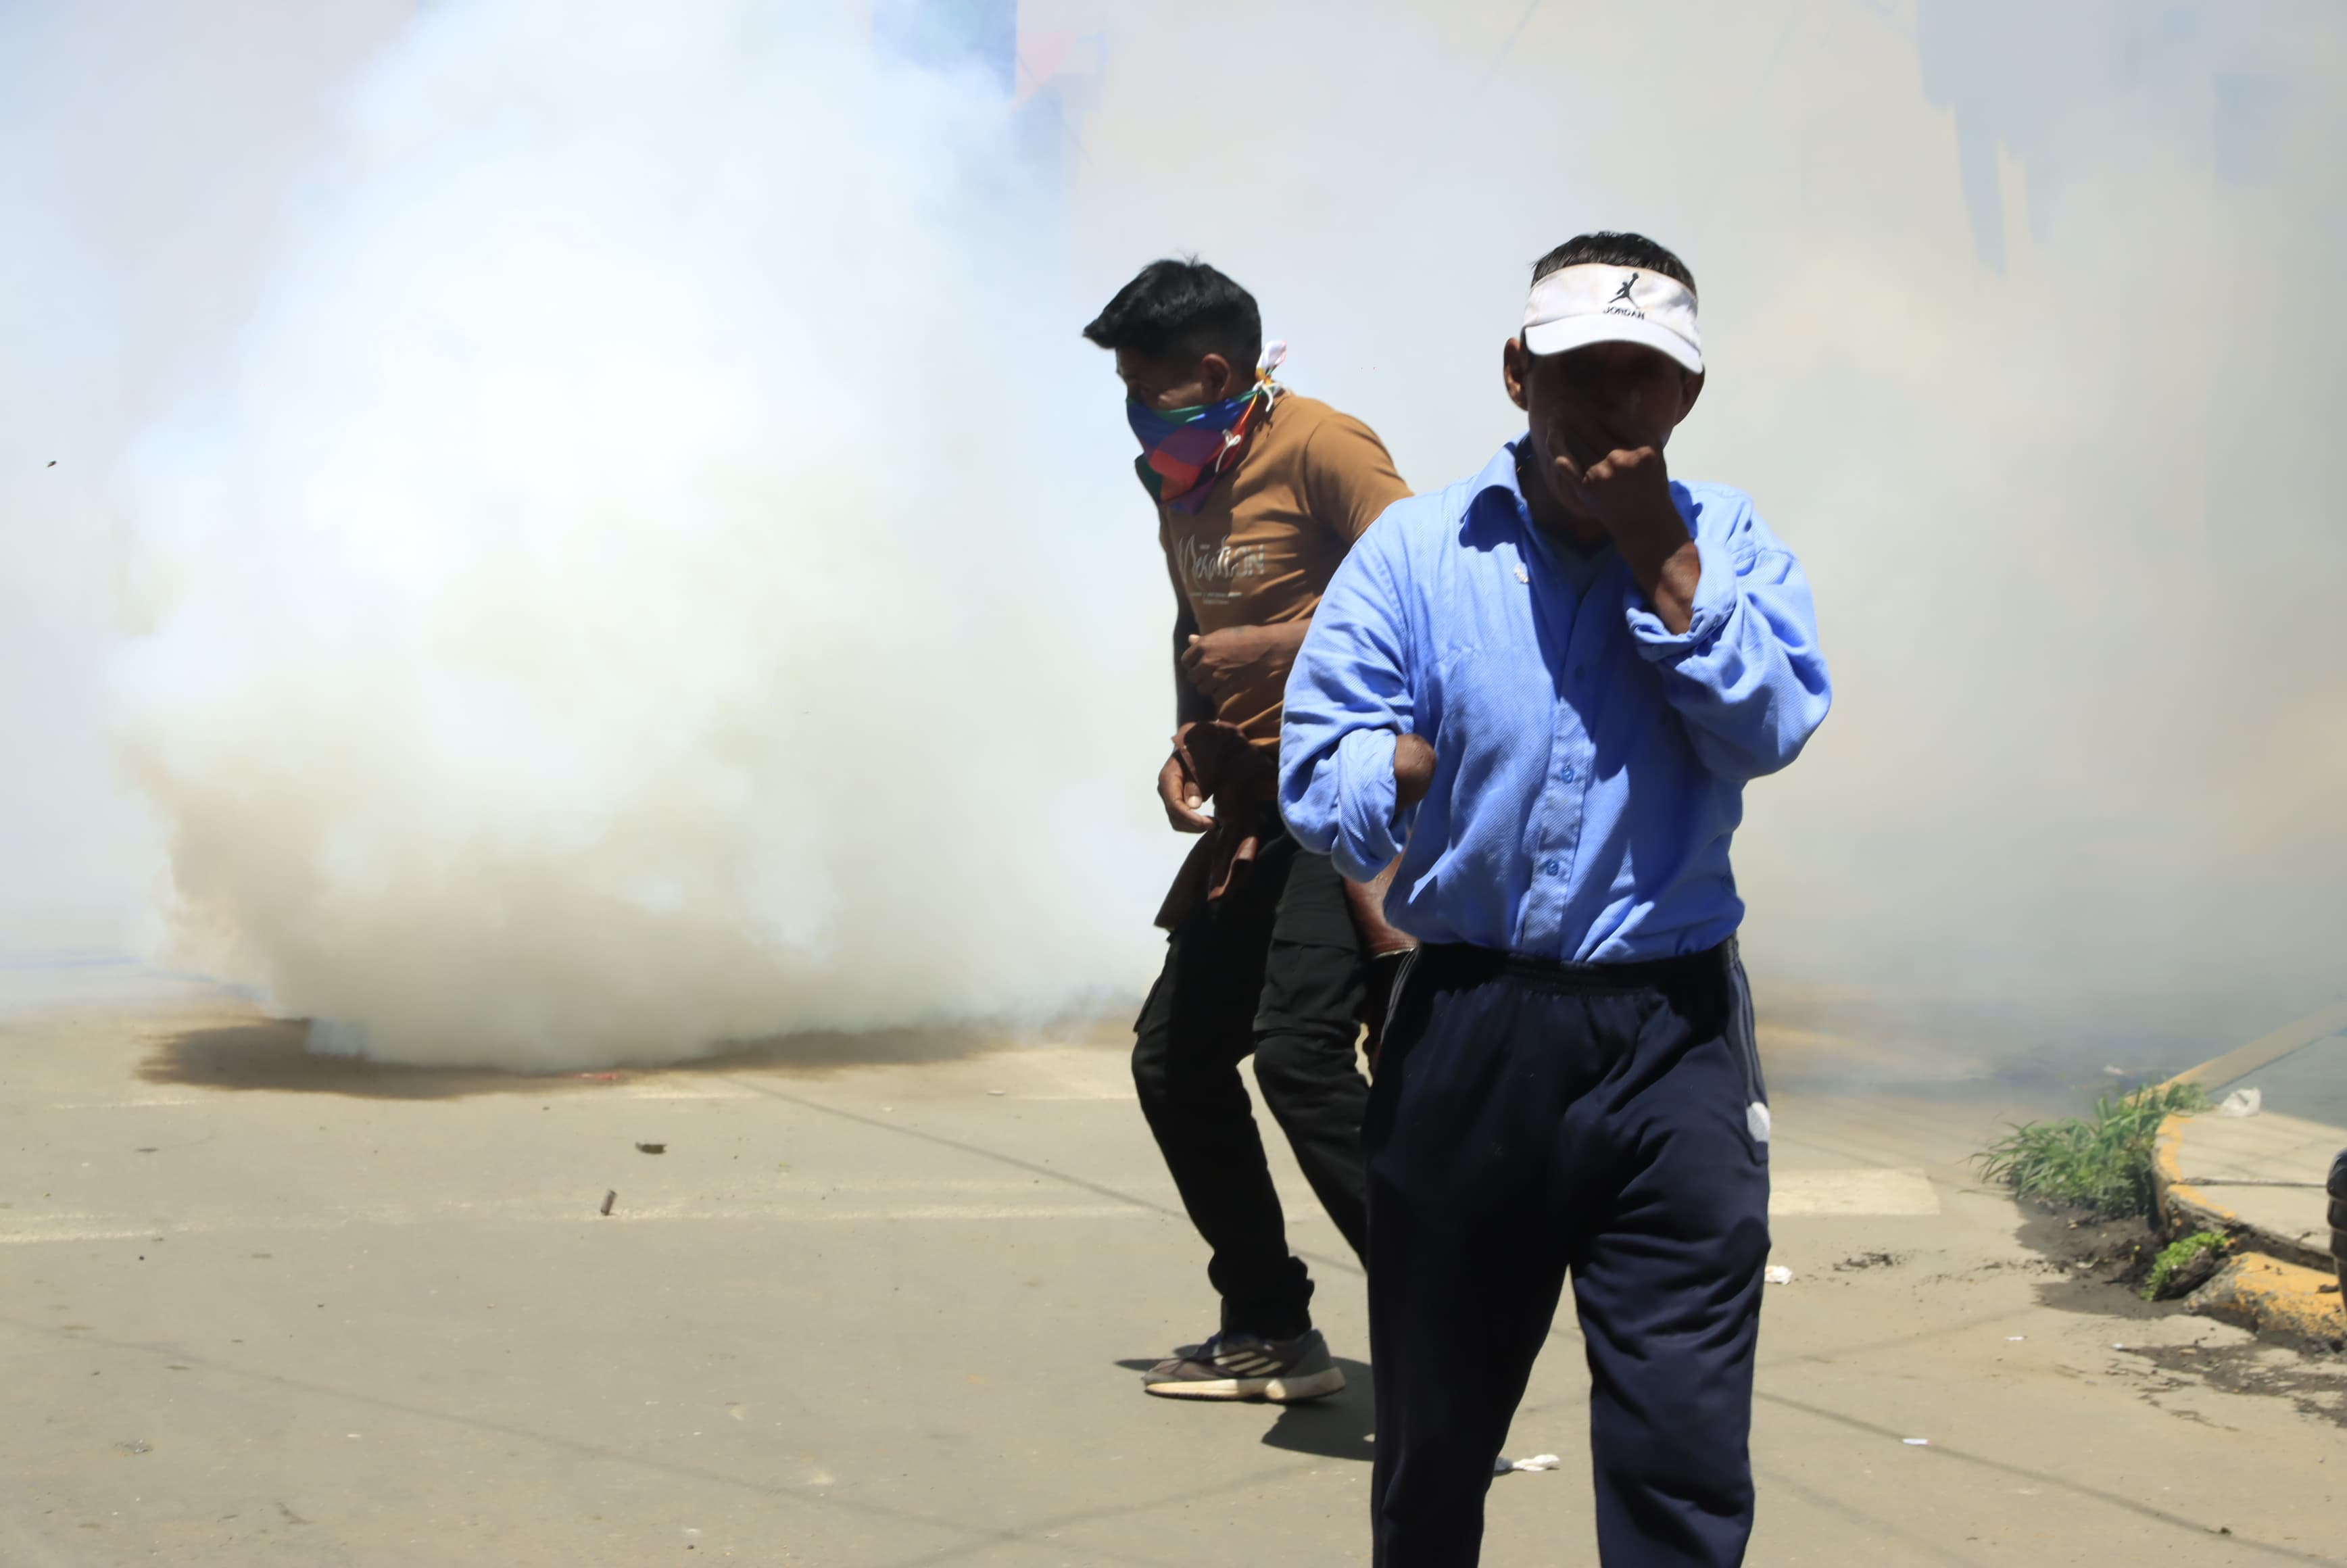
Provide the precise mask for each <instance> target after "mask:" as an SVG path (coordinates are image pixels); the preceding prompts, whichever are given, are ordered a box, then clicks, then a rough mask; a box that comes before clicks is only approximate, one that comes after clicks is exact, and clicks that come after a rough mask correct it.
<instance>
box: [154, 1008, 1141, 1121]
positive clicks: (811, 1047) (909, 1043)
mask: <svg viewBox="0 0 2347 1568" xmlns="http://www.w3.org/2000/svg"><path fill="white" fill-rule="evenodd" d="M1130 1029H1131V1025H1130V1022H1129V1015H1128V1014H1126V1013H1124V1012H1123V1011H1122V1010H1110V1011H1103V1012H1102V1013H1101V1014H1100V1015H1099V1016H1098V1017H1096V1018H1095V1017H1092V1016H1090V1015H1086V1016H1084V1017H1081V1018H1077V1019H1060V1020H1052V1021H1051V1023H1049V1024H1047V1025H1040V1026H1039V1025H1033V1024H1030V1025H1027V1026H1024V1027H1020V1028H1013V1027H1012V1026H1009V1025H1000V1024H997V1025H972V1026H968V1027H958V1028H932V1029H884V1030H855V1031H849V1030H809V1031H806V1032H803V1033H797V1034H781V1035H774V1036H770V1037H768V1038H765V1039H761V1040H742V1041H737V1042H733V1043H730V1044H728V1045H726V1046H724V1047H723V1048H722V1049H721V1050H717V1051H714V1052H712V1054H710V1055H708V1056H702V1057H695V1058H693V1059H692V1060H691V1061H676V1062H663V1063H661V1064H660V1065H658V1066H651V1067H630V1066H627V1065H625V1064H621V1065H619V1066H615V1067H612V1068H610V1069H606V1070H603V1071H591V1072H580V1071H566V1070H556V1071H548V1072H544V1073H528V1072H510V1071H500V1070H493V1069H486V1068H469V1067H412V1066H406V1065H403V1064H401V1063H397V1062H384V1061H368V1060H366V1059H365V1058H363V1057H354V1056H337V1055H322V1054H319V1053H317V1052H314V1051H313V1050H310V1023H309V1020H306V1019H264V1018H255V1019H248V1020H236V1021H233V1022H228V1023H215V1024H208V1025H204V1026H201V1027H198V1028H193V1029H185V1030H178V1031H176V1032H174V1033H171V1034H168V1035H165V1036H164V1037H162V1038H161V1040H159V1041H158V1043H157V1045H156V1047H155V1050H153V1051H152V1052H151V1053H150V1054H149V1056H148V1058H147V1060H146V1061H143V1062H141V1063H140V1064H139V1067H138V1076H139V1078H140V1079H142V1080H143V1081H146V1082H149V1083H177V1084H189V1085H192V1086H196V1087H200V1088H207V1089H248V1090H273V1091H279V1092H283V1093H295V1094H345V1095H351V1096H354V1097H357V1098H360V1099H369V1100H454V1099H460V1098H463V1097H465V1096H466V1095H474V1094H538V1095H543V1094H546V1093H548V1092H549V1091H567V1090H591V1089H595V1088H599V1087H600V1088H608V1087H609V1086H610V1085H611V1084H613V1083H618V1082H624V1081H634V1080H638V1079H643V1078H650V1077H653V1076H656V1075H664V1074H693V1073H744V1072H759V1073H779V1074H785V1075H791V1076H799V1077H808V1076H822V1075H827V1074H830V1073H834V1072H837V1071H843V1070H845V1069H846V1068H850V1067H870V1066H904V1065H918V1064H922V1063H928V1062H939V1061H955V1060H958V1059H960V1058H963V1057H970V1056H979V1055H983V1054H985V1053H986V1052H988V1051H993V1050H1003V1049H1005V1048H1006V1047H1010V1046H1014V1045H1031V1044H1034V1043H1035V1042H1036V1041H1037V1040H1038V1038H1039V1036H1040V1037H1041V1038H1046V1039H1050V1040H1054V1041H1059V1042H1066V1043H1081V1044H1092V1043H1097V1042H1098V1041H1100V1040H1107V1039H1109V1038H1111V1036H1112V1035H1120V1036H1121V1035H1123V1034H1128V1033H1129V1032H1130Z"/></svg>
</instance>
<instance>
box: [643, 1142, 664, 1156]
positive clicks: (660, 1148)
mask: <svg viewBox="0 0 2347 1568" xmlns="http://www.w3.org/2000/svg"><path fill="white" fill-rule="evenodd" d="M636 1153H639V1154H665V1153H668V1145H667V1144H665V1143H639V1144H637V1145H636Z"/></svg>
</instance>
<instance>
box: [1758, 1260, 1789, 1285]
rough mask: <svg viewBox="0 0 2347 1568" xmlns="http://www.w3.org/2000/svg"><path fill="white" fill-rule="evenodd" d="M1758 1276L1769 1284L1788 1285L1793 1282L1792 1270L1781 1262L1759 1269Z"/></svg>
mask: <svg viewBox="0 0 2347 1568" xmlns="http://www.w3.org/2000/svg"><path fill="white" fill-rule="evenodd" d="M1760 1277H1761V1278H1762V1279H1765V1280H1767V1281H1768V1283H1769V1284H1770V1285H1790V1284H1792V1283H1793V1271H1792V1270H1791V1269H1789V1268H1787V1267H1786V1266H1784V1265H1783V1264H1781V1263H1772V1264H1770V1265H1769V1266H1768V1267H1767V1268H1765V1269H1763V1270H1761V1272H1760Z"/></svg>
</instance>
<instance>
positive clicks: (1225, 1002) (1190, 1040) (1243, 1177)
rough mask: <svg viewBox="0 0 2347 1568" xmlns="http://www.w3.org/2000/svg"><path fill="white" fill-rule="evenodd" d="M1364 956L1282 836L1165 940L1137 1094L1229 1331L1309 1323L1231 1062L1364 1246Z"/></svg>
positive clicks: (1308, 859)
mask: <svg viewBox="0 0 2347 1568" xmlns="http://www.w3.org/2000/svg"><path fill="white" fill-rule="evenodd" d="M1362 979H1363V976H1362V957H1361V948H1360V938H1358V936H1357V935H1356V934H1355V932H1354V928H1353V920H1352V915H1351V912H1350V911H1349V910H1348V908H1347V907H1346V903H1345V891H1344V885H1343V883H1342V882H1341V881H1340V880H1339V878H1338V876H1337V869H1336V867H1335V866H1332V865H1330V864H1329V862H1328V857H1327V856H1323V855H1312V854H1308V853H1307V852H1306V851H1305V850H1303V849H1302V848H1300V847H1299V846H1298V845H1296V841H1295V840H1294V839H1292V838H1288V837H1286V835H1281V836H1280V837H1279V838H1277V839H1276V840H1274V841H1273V842H1272V843H1270V844H1269V845H1266V846H1265V849H1264V852H1263V855H1262V856H1261V858H1260V859H1258V860H1257V861H1256V863H1255V867H1254V869H1253V870H1252V871H1251V872H1250V873H1249V874H1248V875H1247V876H1246V877H1245V880H1243V881H1242V882H1241V883H1240V884H1239V885H1238V886H1235V887H1234V888H1233V889H1232V890H1231V891H1230V892H1229V893H1227V894H1225V896H1224V897H1222V898H1220V899H1218V900H1216V901H1215V902H1214V903H1212V904H1210V905H1208V906H1207V907H1205V908H1204V909H1203V910H1202V911H1200V912H1199V913H1198V914H1197V915H1196V916H1194V917H1192V918H1190V919H1189V920H1187V921H1185V922H1184V924H1183V925H1182V927H1181V928H1180V929H1178V930H1176V931H1175V932H1173V936H1172V938H1170V939H1169V940H1168V942H1167V944H1166V949H1165V969H1164V972H1163V974H1161V975H1159V976H1158V978H1157V984H1156V985H1155V986H1153V988H1151V989H1150V992H1149V999H1148V1001H1147V1002H1146V1003H1144V1004H1143V1007H1142V1009H1141V1018H1140V1020H1139V1021H1138V1022H1137V1023H1136V1024H1135V1026H1134V1030H1135V1034H1136V1038H1135V1040H1134V1041H1133V1084H1134V1086H1135V1087H1136V1088H1137V1089H1138V1090H1139V1091H1140V1092H1141V1109H1142V1111H1143V1113H1144V1114H1146V1115H1147V1116H1148V1118H1149V1129H1150V1131H1151V1132H1154V1133H1155V1134H1156V1135H1157V1146H1158V1148H1159V1149H1160V1150H1162V1151H1163V1153H1164V1155H1165V1163H1166V1166H1167V1168H1169V1169H1170V1170H1171V1171H1172V1172H1173V1184H1174V1185H1175V1186H1176V1187H1178V1188H1179V1189H1180V1190H1181V1193H1182V1204H1183V1206H1184V1208H1186V1209H1188V1210H1189V1211H1190V1219H1191V1222H1192V1223H1193V1224H1194V1225H1196V1226H1197V1227H1198V1234H1199V1235H1202V1236H1204V1237H1205V1239H1206V1245H1208V1246H1210V1247H1212V1248H1213V1249H1214V1257H1213V1259H1212V1261H1210V1262H1209V1263H1208V1264H1207V1266H1206V1277H1207V1278H1208V1279H1209V1280H1210V1281H1212V1282H1213V1284H1214V1288H1215V1290H1217V1291H1218V1292H1220V1293H1221V1295H1222V1298H1223V1316H1222V1327H1224V1328H1225V1330H1235V1331H1244V1332H1247V1333H1254V1334H1261V1335H1264V1336H1266V1337H1269V1338H1275V1339H1285V1338H1288V1337H1293V1336H1295V1335H1297V1334H1301V1333H1303V1332H1304V1331H1305V1330H1306V1329H1307V1328H1309V1327H1311V1326H1312V1315H1311V1311H1310V1307H1309V1303H1310V1301H1311V1299H1312V1280H1311V1277H1310V1276H1309V1275H1308V1274H1307V1272H1306V1270H1305V1267H1304V1261H1303V1259H1301V1258H1298V1257H1295V1256H1292V1255H1289V1253H1288V1250H1287V1235H1286V1223H1285V1220H1284V1218H1283V1216H1282V1215H1281V1214H1280V1209H1279V1194H1277V1193H1276V1192H1275V1191H1274V1190H1273V1188H1272V1184H1271V1172H1270V1169H1269V1168H1268V1167H1267V1166H1266V1164H1265V1163H1264V1157H1263V1139H1262V1137H1261V1135H1260V1134H1259V1133H1258V1132H1257V1131H1256V1129H1255V1113H1254V1111H1253V1109H1252V1107H1251V1106H1250V1105H1249V1104H1248V1102H1247V1094H1246V1088H1245V1085H1244V1084H1243V1083H1241V1082H1240V1081H1239V1071H1238V1064H1239V1061H1240V1059H1242V1058H1243V1057H1245V1055H1246V1054H1247V1053H1248V1052H1249V1051H1253V1052H1254V1053H1255V1083H1256V1085H1257V1086H1258V1087H1259V1088H1261V1089H1262V1091H1263V1098H1264V1102H1265V1103H1266V1104H1267V1105H1268V1106H1269V1107H1270V1108H1271V1113H1272V1115H1273V1116H1274V1117H1275V1118H1276V1119H1277V1121H1278V1122H1279V1125H1280V1127H1281V1129H1282V1130H1283V1131H1284V1132H1286V1134H1287V1141H1288V1143H1289V1144H1290V1145H1291V1146H1292V1147H1293V1148H1294V1149H1295V1151H1296V1163H1298V1164H1300V1165H1302V1166H1303V1167H1304V1178H1305V1180H1306V1181H1307V1182H1309V1183H1310V1184H1312V1192H1313V1194H1314V1195H1315V1196H1316V1197H1317V1198H1318V1199H1319V1200H1320V1205H1321V1207H1323V1208H1325V1209H1327V1211H1328V1217H1329V1218H1330V1219H1332V1220H1334V1221H1335V1222H1336V1224H1337V1229H1338V1230H1340V1231H1342V1232H1343V1233H1344V1235H1345V1239H1346V1241H1348V1242H1349V1243H1350V1244H1351V1245H1352V1247H1353V1250H1354V1251H1355V1252H1357V1253H1358V1252H1360V1251H1362V1250H1363V1248H1364V1247H1365V1245H1367V1236H1368V1214H1367V1205H1366V1202H1365V1199H1364V1195H1363V1176H1362V1172H1361V1115H1362V1112H1363V1111H1364V1110H1365V1109H1366V1107H1367V1105H1368V1085H1366V1084H1365V1083H1363V1082H1362V1081H1361V1075H1360V1072H1359V1071H1358V1069H1357V1068H1356V1067H1355V1066H1354V1058H1353V1042H1354V1040H1355V1039H1356V1038H1357V1037H1358V1034H1359V1026H1358V1022H1357V1021H1356V1015H1357V1014H1358V1011H1359V1009H1360V1003H1361V986H1362Z"/></svg>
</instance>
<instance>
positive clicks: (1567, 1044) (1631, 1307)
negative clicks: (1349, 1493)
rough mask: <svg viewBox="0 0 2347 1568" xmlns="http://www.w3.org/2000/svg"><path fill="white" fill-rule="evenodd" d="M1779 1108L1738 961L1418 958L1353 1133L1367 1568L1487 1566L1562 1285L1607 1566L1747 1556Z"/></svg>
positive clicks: (1447, 954)
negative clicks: (1586, 1399) (1495, 1466)
mask: <svg viewBox="0 0 2347 1568" xmlns="http://www.w3.org/2000/svg"><path fill="white" fill-rule="evenodd" d="M1765 1104H1766V1091H1765V1090H1764V1089H1763V1087H1762V1085H1761V1082H1760V1068H1759V1061H1758V1057H1757V1056H1756V1055H1755V1054H1754V1051H1753V1048H1752V1030H1751V1010H1750V1005H1749V1002H1748V1000H1747V993H1746V990H1745V985H1744V971H1743V968H1742V966H1741V964H1739V963H1738V962H1737V958H1736V956H1735V946H1734V944H1733V943H1732V942H1731V943H1729V944H1727V945H1726V946H1725V947H1722V948H1715V949H1713V950H1712V951H1711V952H1708V953H1704V954H1700V955H1696V957H1693V958H1677V959H1670V960H1666V961H1665V962H1662V963H1657V964H1637V965H1604V966H1598V965H1562V964H1542V963H1538V962H1535V961H1532V960H1525V959H1516V958H1508V957H1506V956H1504V955H1501V954H1498V953H1492V952H1489V951H1486V950H1484V949H1481V948H1427V949H1425V950H1424V951H1423V952H1422V953H1421V954H1420V955H1419V958H1418V959H1417V960H1416V961H1415V963H1414V965H1413V967H1412V968H1411V969H1410V970H1409V972H1407V973H1406V974H1405V975H1404V977H1403V979H1402V982H1401V997H1400V999H1399V1005H1398V1009H1397V1011H1396V1014H1395V1017H1394V1020H1393V1022H1392V1023H1391V1025H1390V1026H1389V1029H1388V1030H1387V1034H1386V1040H1385V1048H1384V1053H1383V1055H1382V1057H1381V1059H1380V1061H1379V1062H1378V1080H1377V1085H1376V1087H1375V1089H1374V1090H1373V1091H1371V1095H1370V1103H1369V1115H1368V1124H1367V1126H1366V1128H1365V1129H1364V1137H1365V1142H1366V1145H1367V1148H1368V1166H1369V1245H1370V1248H1371V1252H1372V1255H1374V1256H1375V1257H1376V1259H1377V1266H1376V1267H1375V1268H1373V1269H1371V1270H1370V1272H1369V1347H1370V1361H1371V1364H1372V1365H1373V1366H1374V1368H1376V1376H1377V1391H1378V1444H1377V1460H1376V1468H1375V1470H1374V1471H1373V1473H1372V1475H1371V1479H1370V1499H1371V1510H1372V1517H1373V1519H1374V1522H1375V1528H1376V1535H1377V1563H1378V1568H1460V1565H1464V1564H1471V1563H1474V1562H1475V1561H1476V1560H1477V1557H1478V1555H1479V1553H1480V1552H1481V1544H1482V1535H1483V1494H1484V1492H1485V1491H1486V1490H1487V1489H1488V1488H1489V1487H1490V1486H1491V1461H1492V1460H1493V1459H1494V1458H1495V1457H1496V1456H1497V1455H1498V1453H1499V1451H1500V1445H1501V1441H1502V1440H1504V1439H1505V1437H1506V1435H1507V1430H1508V1421H1509V1418H1510V1417H1511V1416H1512V1415H1513V1414H1514V1412H1515V1408H1516V1402H1517V1400H1519V1399H1522V1396H1523V1389H1524V1381H1525V1379H1526V1378H1528V1377H1529V1376H1530V1374H1531V1372H1532V1358H1534V1357H1535V1356H1536V1355H1537V1354H1538V1353H1539V1351H1540V1348H1541V1344H1542V1340H1543V1339H1544V1338H1545V1337H1546V1336H1547V1334H1548V1330H1549V1324H1550V1322H1551V1320H1552V1319H1553V1317H1555V1314H1556V1307H1557V1299H1558V1296H1559V1294H1560V1292H1561V1291H1562V1289H1563V1281H1564V1276H1565V1275H1566V1273H1567V1272H1568V1271H1570V1272H1571V1275H1572V1276H1573V1299H1574V1304H1575V1305H1576V1306H1577V1307H1579V1309H1580V1313H1581V1327H1582V1331H1583V1335H1584V1336H1585V1337H1586V1341H1587V1345H1588V1354H1589V1373H1590V1381H1591V1390H1590V1404H1589V1427H1590V1443H1591V1447H1592V1450H1593V1453H1594V1461H1595V1470H1596V1501H1597V1541H1598V1553H1599V1556H1600V1558H1601V1560H1602V1561H1604V1562H1605V1563H1613V1564H1616V1565H1617V1568H1618V1565H1631V1564H1635V1565H1636V1568H1660V1565H1664V1564H1673V1565H1676V1564H1689V1565H1693V1564H1702V1565H1704V1568H1720V1565H1724V1564H1731V1563H1740V1562H1742V1561H1743V1557H1744V1545H1745V1541H1746V1538H1747V1536H1748V1535H1749V1534H1750V1533H1751V1529H1752V1468H1751V1460H1750V1458H1749V1456H1748V1453H1747V1439H1748V1436H1749V1433H1750V1430H1751V1423H1752V1360H1753V1352H1754V1350H1755V1348H1756V1347H1757V1344H1758V1336H1759V1327H1760V1275H1761V1270H1762V1268H1763V1266H1765V1264H1766V1261H1767V1258H1768V1143H1767V1142H1766V1138H1767V1132H1768V1125H1767V1120H1766V1111H1765ZM1755 1107H1763V1108H1764V1109H1758V1110H1756V1109H1755Z"/></svg>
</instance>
